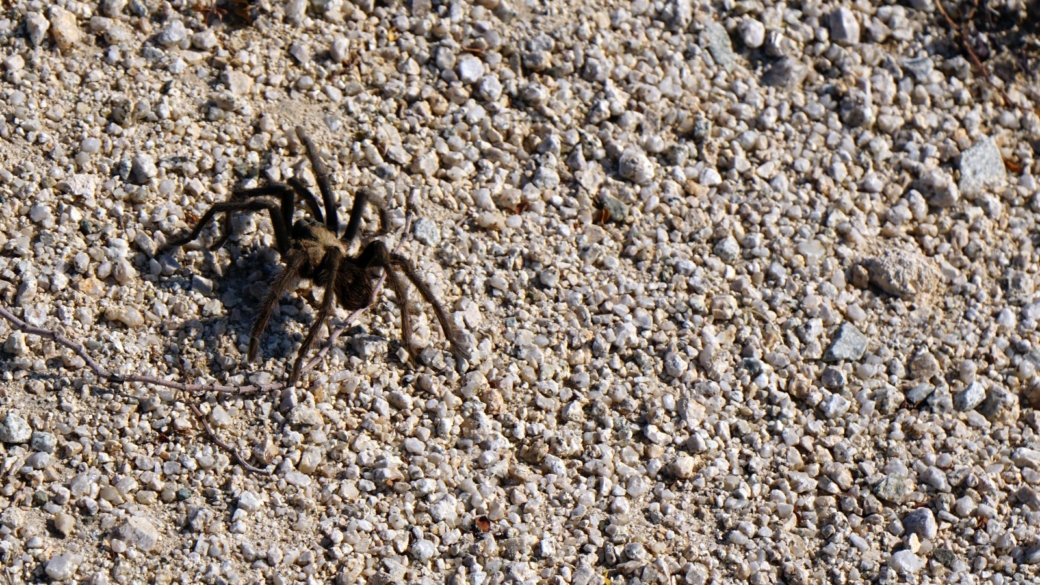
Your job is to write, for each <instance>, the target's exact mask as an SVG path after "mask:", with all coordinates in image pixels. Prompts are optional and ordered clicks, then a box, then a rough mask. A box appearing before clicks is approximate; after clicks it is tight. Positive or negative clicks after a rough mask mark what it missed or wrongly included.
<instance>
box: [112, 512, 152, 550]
mask: <svg viewBox="0 0 1040 585" xmlns="http://www.w3.org/2000/svg"><path fill="white" fill-rule="evenodd" d="M116 536H117V537H118V538H120V539H122V540H125V541H126V542H127V543H128V544H131V545H133V546H135V547H136V548H137V549H138V550H142V551H144V552H149V551H151V550H152V549H154V548H155V547H156V545H158V544H159V538H160V537H159V531H158V530H156V529H155V526H152V523H151V522H150V521H148V520H147V519H145V518H142V517H141V516H132V517H130V518H128V519H127V520H126V522H124V523H123V524H122V525H121V526H120V527H119V528H118V529H117V530H116Z"/></svg>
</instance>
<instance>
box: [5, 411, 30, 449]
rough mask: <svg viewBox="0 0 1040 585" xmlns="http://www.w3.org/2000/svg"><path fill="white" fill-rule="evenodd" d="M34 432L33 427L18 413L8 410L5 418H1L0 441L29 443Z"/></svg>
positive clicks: (16, 443) (15, 443)
mask: <svg viewBox="0 0 1040 585" xmlns="http://www.w3.org/2000/svg"><path fill="white" fill-rule="evenodd" d="M32 433H33V430H32V427H31V426H30V425H29V423H28V422H26V420H25V419H24V418H22V417H21V416H20V415H19V414H17V413H14V412H8V413H7V414H6V415H5V416H4V418H3V420H0V443H8V444H13V445H18V444H22V443H28V442H29V439H31V438H32Z"/></svg>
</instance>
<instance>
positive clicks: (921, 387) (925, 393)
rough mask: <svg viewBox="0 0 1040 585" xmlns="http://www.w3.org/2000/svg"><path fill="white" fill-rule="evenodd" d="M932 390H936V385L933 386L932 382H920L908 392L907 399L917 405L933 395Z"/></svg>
mask: <svg viewBox="0 0 1040 585" xmlns="http://www.w3.org/2000/svg"><path fill="white" fill-rule="evenodd" d="M932 392H935V386H932V385H931V384H918V385H917V386H914V387H913V388H911V389H910V391H909V392H907V393H906V401H907V402H909V403H910V404H913V405H914V406H917V405H918V404H921V403H922V402H924V401H925V399H926V398H928V397H929V396H931V394H932Z"/></svg>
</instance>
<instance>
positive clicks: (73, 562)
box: [44, 553, 83, 581]
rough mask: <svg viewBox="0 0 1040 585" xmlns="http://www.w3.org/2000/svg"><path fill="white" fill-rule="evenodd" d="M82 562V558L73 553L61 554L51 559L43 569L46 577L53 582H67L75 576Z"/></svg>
mask: <svg viewBox="0 0 1040 585" xmlns="http://www.w3.org/2000/svg"><path fill="white" fill-rule="evenodd" d="M82 562H83V557H81V556H79V555H77V554H73V553H62V554H60V555H55V556H53V557H51V560H49V561H47V567H46V568H45V569H44V570H45V571H46V573H47V576H48V577H50V578H51V579H54V580H55V581H67V580H69V579H71V578H72V576H73V575H75V574H76V569H77V568H78V567H79V565H80V563H82Z"/></svg>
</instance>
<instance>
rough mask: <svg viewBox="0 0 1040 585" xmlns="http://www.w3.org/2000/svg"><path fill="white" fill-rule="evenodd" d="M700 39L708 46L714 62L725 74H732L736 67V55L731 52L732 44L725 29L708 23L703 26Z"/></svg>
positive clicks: (715, 23) (713, 23) (717, 24)
mask: <svg viewBox="0 0 1040 585" xmlns="http://www.w3.org/2000/svg"><path fill="white" fill-rule="evenodd" d="M701 39H702V42H703V43H704V44H706V45H707V46H708V52H709V53H711V56H712V58H713V59H715V62H716V63H718V64H719V67H722V68H723V69H725V70H726V71H727V72H732V71H733V70H734V69H735V68H736V67H737V54H736V53H734V52H733V42H732V41H730V38H729V33H728V32H726V28H725V27H723V26H722V25H721V24H719V23H717V22H709V23H708V24H706V25H705V26H704V31H703V32H702V33H701Z"/></svg>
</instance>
